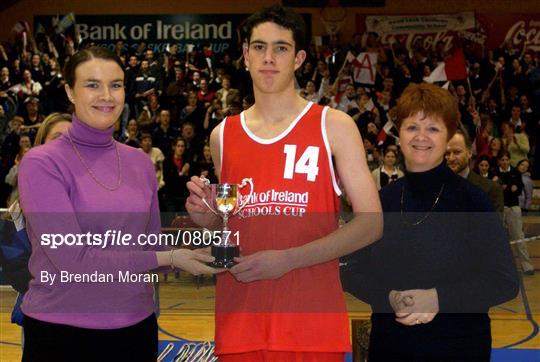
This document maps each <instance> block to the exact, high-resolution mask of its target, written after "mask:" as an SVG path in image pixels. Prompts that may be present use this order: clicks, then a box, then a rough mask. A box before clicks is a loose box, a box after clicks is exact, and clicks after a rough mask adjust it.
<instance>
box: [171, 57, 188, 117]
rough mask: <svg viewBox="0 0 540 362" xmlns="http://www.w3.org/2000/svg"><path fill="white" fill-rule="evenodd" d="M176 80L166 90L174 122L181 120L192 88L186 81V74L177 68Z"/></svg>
mask: <svg viewBox="0 0 540 362" xmlns="http://www.w3.org/2000/svg"><path fill="white" fill-rule="evenodd" d="M174 72H175V80H174V82H171V83H169V84H168V86H167V89H166V90H165V100H166V102H167V104H168V106H169V109H170V111H171V119H172V120H173V123H174V121H176V120H178V119H179V118H180V111H181V110H182V109H183V108H184V107H185V106H186V102H187V95H188V93H189V90H190V89H191V86H190V85H189V84H187V82H186V80H185V73H184V70H183V69H182V68H175V69H174Z"/></svg>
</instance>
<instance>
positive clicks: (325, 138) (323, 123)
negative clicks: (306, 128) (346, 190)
mask: <svg viewBox="0 0 540 362" xmlns="http://www.w3.org/2000/svg"><path fill="white" fill-rule="evenodd" d="M328 109H329V108H328V106H326V107H324V108H323V110H322V116H321V133H322V138H323V142H324V146H325V147H326V154H327V155H328V163H329V167H330V175H331V176H332V185H333V186H334V192H335V193H336V194H337V195H338V196H341V189H340V188H339V186H338V184H337V180H336V173H335V171H334V164H333V163H332V150H331V149H330V143H329V142H328V135H327V134H326V113H328Z"/></svg>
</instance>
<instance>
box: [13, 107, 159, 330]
mask: <svg viewBox="0 0 540 362" xmlns="http://www.w3.org/2000/svg"><path fill="white" fill-rule="evenodd" d="M112 133H113V129H112V127H111V128H110V129H107V130H98V129H95V128H92V127H90V126H88V125H87V124H85V123H83V122H82V121H80V120H79V119H77V118H76V117H75V116H74V117H73V124H72V126H71V129H70V131H69V134H70V135H71V139H72V141H73V144H74V146H75V147H76V149H77V150H78V151H79V153H80V155H81V157H82V159H83V161H84V162H85V164H86V166H85V164H83V163H82V162H81V160H80V159H79V157H78V156H77V153H76V152H75V149H74V147H73V145H72V144H71V143H70V139H69V137H68V136H67V135H63V136H61V137H60V138H58V139H56V140H54V141H52V142H50V143H47V144H46V145H43V146H39V147H36V148H33V149H32V150H30V151H29V152H28V153H27V154H26V155H25V157H24V158H23V160H22V162H21V165H20V169H19V179H18V182H19V190H20V202H21V206H22V210H23V212H24V215H25V217H26V225H27V231H28V235H29V237H30V240H31V242H32V255H31V257H30V262H29V269H30V273H31V274H32V276H33V279H32V280H31V281H30V285H29V290H28V292H27V293H26V294H25V296H24V300H23V304H22V310H23V312H24V313H25V314H26V315H28V316H30V317H32V318H35V319H39V320H42V321H46V322H51V323H59V324H66V325H71V326H76V327H82V328H93V329H112V328H122V327H126V326H130V325H133V324H136V323H138V322H139V321H141V320H143V319H145V318H146V317H148V316H149V315H150V314H151V313H152V312H153V299H152V295H153V289H152V285H151V284H150V283H148V282H144V281H140V282H139V281H138V282H126V281H122V280H121V279H120V277H119V273H127V272H129V273H135V274H137V275H138V273H146V272H148V271H149V270H152V269H155V268H157V267H158V264H157V258H156V255H155V252H154V251H155V250H162V249H163V248H159V247H147V246H141V245H138V244H137V245H131V243H133V242H135V243H136V241H137V239H136V238H137V236H138V235H140V234H149V233H152V234H159V232H160V227H161V225H160V219H159V207H158V201H157V200H158V199H157V185H156V176H155V172H154V167H153V165H152V163H151V161H150V159H149V158H148V156H146V155H145V154H144V153H143V152H140V151H138V150H137V149H135V148H132V147H129V146H126V145H123V144H121V143H118V142H116V141H114V140H113V138H112ZM116 147H118V154H119V158H120V170H121V171H120V172H121V178H122V180H121V184H120V187H119V188H118V189H116V190H114V191H110V190H107V189H106V188H105V187H103V186H101V185H100V184H99V183H98V182H96V181H95V180H94V179H93V178H92V176H91V174H90V172H89V171H88V169H90V170H92V172H93V174H94V175H95V178H96V179H97V180H98V181H99V182H101V183H103V184H104V185H107V186H110V187H114V186H116V185H117V183H118V157H117V153H116V150H115V148H116ZM107 230H112V231H121V232H122V233H129V234H131V235H132V236H133V239H132V240H131V243H130V245H129V246H125V245H112V246H111V245H108V246H107V247H106V248H102V247H101V246H95V245H87V244H84V245H70V246H68V245H62V246H59V247H58V248H56V249H54V248H51V247H50V246H45V245H42V242H41V237H42V235H43V234H53V233H58V234H62V235H66V234H68V233H71V234H86V233H88V232H90V233H92V234H105V232H106V231H107ZM135 243H134V244H135ZM62 273H63V274H64V275H74V274H78V275H91V274H96V273H97V275H102V276H114V281H112V282H111V281H110V280H109V281H108V282H74V281H73V280H72V281H71V282H61V280H60V278H61V277H62ZM44 275H45V276H47V278H43V276H44ZM124 275H125V274H124ZM141 275H145V274H141ZM51 276H55V280H54V282H51ZM65 280H66V279H65Z"/></svg>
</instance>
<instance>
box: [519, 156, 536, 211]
mask: <svg viewBox="0 0 540 362" xmlns="http://www.w3.org/2000/svg"><path fill="white" fill-rule="evenodd" d="M529 166H530V163H529V160H527V159H523V160H521V161H519V162H518V164H517V167H516V168H517V170H518V171H519V173H520V174H521V181H522V182H523V191H521V194H519V207H520V208H521V211H522V212H527V211H529V209H530V208H531V202H532V196H533V189H534V185H533V182H532V180H531V174H530V172H529Z"/></svg>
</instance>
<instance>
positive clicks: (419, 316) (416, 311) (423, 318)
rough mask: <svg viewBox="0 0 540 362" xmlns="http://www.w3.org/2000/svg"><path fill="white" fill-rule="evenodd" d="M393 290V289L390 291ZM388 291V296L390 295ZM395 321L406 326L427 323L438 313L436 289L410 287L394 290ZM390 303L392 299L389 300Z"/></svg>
mask: <svg viewBox="0 0 540 362" xmlns="http://www.w3.org/2000/svg"><path fill="white" fill-rule="evenodd" d="M392 292H394V291H392ZM392 292H390V298H391V296H392ZM395 292H396V294H394V295H393V296H394V300H396V301H401V303H396V306H397V307H398V310H396V309H395V308H394V310H395V311H396V321H397V322H399V323H401V324H404V325H406V326H414V325H417V324H426V323H429V322H431V321H432V320H433V318H435V316H436V315H437V313H439V296H438V294H437V289H435V288H431V289H410V290H404V291H395ZM391 304H392V301H391ZM393 307H394V306H392V308H393Z"/></svg>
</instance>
